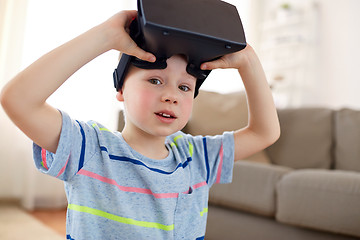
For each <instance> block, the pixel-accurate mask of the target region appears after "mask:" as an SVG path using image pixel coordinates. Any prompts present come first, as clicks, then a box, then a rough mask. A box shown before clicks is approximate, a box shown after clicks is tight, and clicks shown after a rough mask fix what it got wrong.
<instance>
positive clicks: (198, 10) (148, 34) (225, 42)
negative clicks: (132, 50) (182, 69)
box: [113, 0, 246, 97]
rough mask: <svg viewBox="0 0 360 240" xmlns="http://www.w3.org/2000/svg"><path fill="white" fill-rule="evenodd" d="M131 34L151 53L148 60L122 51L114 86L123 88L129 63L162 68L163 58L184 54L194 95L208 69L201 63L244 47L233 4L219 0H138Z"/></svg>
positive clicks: (137, 65) (165, 63) (146, 67)
mask: <svg viewBox="0 0 360 240" xmlns="http://www.w3.org/2000/svg"><path fill="white" fill-rule="evenodd" d="M130 36H131V37H132V39H133V40H134V41H135V42H136V43H137V45H138V46H139V47H141V48H143V49H144V50H146V51H148V52H151V53H153V54H154V55H155V56H156V58H157V61H156V62H155V63H150V62H146V61H142V60H140V59H137V58H135V57H133V56H129V55H127V54H123V55H122V57H121V59H120V62H119V65H118V67H117V69H116V70H115V71H114V75H113V76H114V85H115V88H116V90H117V91H119V90H120V89H121V88H122V85H123V82H124V79H125V76H126V74H127V71H128V68H129V66H130V65H134V66H136V67H138V68H143V69H165V68H166V66H167V61H166V59H168V58H170V57H171V56H173V55H176V54H183V55H185V56H186V59H187V65H186V71H187V72H188V73H189V74H190V75H193V76H194V77H195V78H196V79H197V81H196V87H195V89H194V97H196V95H197V93H198V89H199V88H200V86H201V84H202V83H203V82H204V81H205V79H206V77H207V76H208V75H209V73H210V71H203V70H201V69H200V65H201V63H203V62H206V61H210V60H213V59H216V58H218V57H221V56H223V55H225V54H228V53H232V52H236V51H239V50H241V49H243V48H245V47H246V40H245V35H244V30H243V27H242V23H241V20H240V17H239V14H238V12H237V10H236V7H235V6H233V5H231V4H229V3H226V2H223V1H221V0H202V1H194V0H182V1H169V0H138V17H137V18H136V19H135V20H134V21H133V22H132V23H131V25H130Z"/></svg>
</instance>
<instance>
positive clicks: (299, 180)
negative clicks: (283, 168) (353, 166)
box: [276, 169, 360, 237]
mask: <svg viewBox="0 0 360 240" xmlns="http://www.w3.org/2000/svg"><path fill="white" fill-rule="evenodd" d="M277 193H278V194H277V196H278V204H277V209H278V210H277V213H276V219H277V220H278V221H280V222H283V223H288V224H292V225H296V226H303V227H308V228H313V229H318V230H325V231H330V232H335V233H343V234H350V235H353V236H358V237H360V228H359V226H360V225H359V223H360V173H357V172H350V171H331V170H314V169H307V170H297V171H293V172H291V173H289V174H287V175H286V176H285V177H284V178H282V179H281V181H280V182H279V184H278V187H277Z"/></svg>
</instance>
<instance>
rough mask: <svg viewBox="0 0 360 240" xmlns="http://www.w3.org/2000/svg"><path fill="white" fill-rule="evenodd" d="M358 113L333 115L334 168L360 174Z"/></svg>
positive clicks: (350, 111)
mask: <svg viewBox="0 0 360 240" xmlns="http://www.w3.org/2000/svg"><path fill="white" fill-rule="evenodd" d="M359 126H360V111H355V110H350V109H342V110H339V111H338V112H336V114H335V168H336V169H341V170H352V171H358V172H360V147H359V146H360V127H359Z"/></svg>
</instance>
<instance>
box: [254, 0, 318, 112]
mask: <svg viewBox="0 0 360 240" xmlns="http://www.w3.org/2000/svg"><path fill="white" fill-rule="evenodd" d="M269 2H270V1H268V2H267V4H266V5H265V6H264V9H263V10H264V14H263V16H264V17H263V18H262V21H261V23H260V41H259V46H260V52H259V56H260V58H261V61H262V64H263V67H264V70H265V73H266V75H267V78H268V81H269V84H270V86H271V88H272V91H273V95H274V99H275V103H276V105H277V107H279V108H282V107H297V106H301V105H306V98H307V97H306V96H307V94H311V86H312V84H311V83H312V81H316V76H317V68H316V62H317V58H318V54H317V46H318V38H319V37H318V35H319V34H318V29H319V26H318V25H319V20H318V15H319V11H318V7H317V4H316V2H315V1H311V0H303V1H288V2H280V1H275V2H272V3H269Z"/></svg>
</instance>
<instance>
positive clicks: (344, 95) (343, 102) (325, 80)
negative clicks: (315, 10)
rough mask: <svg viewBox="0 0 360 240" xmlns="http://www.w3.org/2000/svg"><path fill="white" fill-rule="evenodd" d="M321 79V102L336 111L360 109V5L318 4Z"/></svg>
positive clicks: (331, 0)
mask: <svg viewBox="0 0 360 240" xmlns="http://www.w3.org/2000/svg"><path fill="white" fill-rule="evenodd" d="M319 5H320V21H321V28H320V36H321V39H320V62H319V67H320V70H321V71H320V79H319V82H317V83H315V84H314V87H316V88H317V90H318V91H317V95H318V96H319V97H318V100H316V96H314V99H313V100H314V101H319V103H320V104H323V105H327V106H331V107H334V108H340V107H352V108H357V109H359V108H360V94H359V90H360V77H359V69H360V60H359V56H360V46H359V43H360V30H359V29H360V28H359V23H360V15H359V9H360V1H358V0H341V1H340V0H319Z"/></svg>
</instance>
